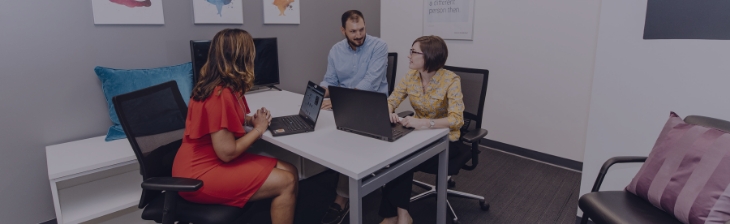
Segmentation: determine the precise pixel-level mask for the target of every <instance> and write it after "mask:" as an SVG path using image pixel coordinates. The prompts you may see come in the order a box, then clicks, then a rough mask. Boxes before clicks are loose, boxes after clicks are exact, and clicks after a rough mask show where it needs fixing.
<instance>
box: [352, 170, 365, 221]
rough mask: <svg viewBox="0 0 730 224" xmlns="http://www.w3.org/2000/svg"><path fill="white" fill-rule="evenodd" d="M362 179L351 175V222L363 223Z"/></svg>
mask: <svg viewBox="0 0 730 224" xmlns="http://www.w3.org/2000/svg"><path fill="white" fill-rule="evenodd" d="M363 196H365V195H361V191H360V180H356V179H353V178H352V177H350V224H360V223H362V197H363Z"/></svg>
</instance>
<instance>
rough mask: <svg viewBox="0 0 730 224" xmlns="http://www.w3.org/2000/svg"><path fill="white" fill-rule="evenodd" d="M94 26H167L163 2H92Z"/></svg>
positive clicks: (100, 0)
mask: <svg viewBox="0 0 730 224" xmlns="http://www.w3.org/2000/svg"><path fill="white" fill-rule="evenodd" d="M91 8H92V11H93V12H94V24H159V25H162V24H165V16H164V14H163V13H162V0H91Z"/></svg>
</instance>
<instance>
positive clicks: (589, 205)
mask: <svg viewBox="0 0 730 224" xmlns="http://www.w3.org/2000/svg"><path fill="white" fill-rule="evenodd" d="M684 122H686V123H688V124H694V125H701V126H705V127H710V128H716V129H719V130H722V131H725V132H730V122H728V121H724V120H720V119H715V118H710V117H704V116H697V115H692V116H687V117H685V118H684ZM646 159H647V157H645V156H619V157H613V158H610V159H608V160H607V161H606V162H605V163H603V166H601V170H600V171H599V172H598V177H597V178H596V182H595V183H594V184H593V189H591V193H587V194H585V195H583V196H581V197H580V199H579V200H578V207H580V210H582V211H583V218H582V219H581V222H580V223H581V224H586V223H588V218H590V219H591V221H593V223H596V224H602V223H647V224H651V223H657V224H658V223H661V224H672V223H677V224H679V223H682V222H680V221H679V220H677V219H676V218H674V215H673V214H669V213H666V212H664V211H662V210H661V209H658V208H656V207H654V206H653V205H652V204H651V203H649V202H648V201H646V200H644V199H642V198H640V197H639V196H636V195H634V194H632V193H630V192H628V191H626V190H623V191H599V189H600V188H601V184H602V183H603V178H604V177H606V173H607V172H608V168H610V167H611V166H612V165H613V164H617V163H643V162H646Z"/></svg>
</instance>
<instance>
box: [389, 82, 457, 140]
mask: <svg viewBox="0 0 730 224" xmlns="http://www.w3.org/2000/svg"><path fill="white" fill-rule="evenodd" d="M406 97H409V98H408V99H409V100H410V101H411V106H412V107H413V109H414V110H415V116H414V117H415V118H422V119H439V118H447V119H448V120H449V129H450V130H451V132H449V140H450V141H457V140H459V137H460V135H461V133H460V132H459V129H460V128H461V126H462V125H464V101H463V99H464V95H462V94H461V78H459V76H458V75H456V74H454V73H453V72H451V71H449V70H446V69H439V70H438V71H436V74H435V75H434V76H433V77H432V78H431V81H430V82H429V84H428V87H426V91H425V93H424V91H423V85H422V84H421V75H420V74H419V73H418V71H416V70H411V71H409V72H408V74H407V75H406V77H405V78H403V80H401V81H400V82H399V83H398V85H397V86H395V89H394V90H393V93H391V94H390V97H388V105H389V106H390V108H393V110H395V108H397V107H398V105H400V103H401V102H402V101H403V100H404V99H405V98H406Z"/></svg>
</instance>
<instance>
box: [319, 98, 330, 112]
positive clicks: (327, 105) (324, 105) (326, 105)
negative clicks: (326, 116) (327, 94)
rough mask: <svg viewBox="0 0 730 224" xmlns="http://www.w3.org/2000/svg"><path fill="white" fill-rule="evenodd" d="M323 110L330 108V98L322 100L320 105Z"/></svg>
mask: <svg viewBox="0 0 730 224" xmlns="http://www.w3.org/2000/svg"><path fill="white" fill-rule="evenodd" d="M321 108H322V109H323V110H332V101H330V100H323V101H322V107H321Z"/></svg>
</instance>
